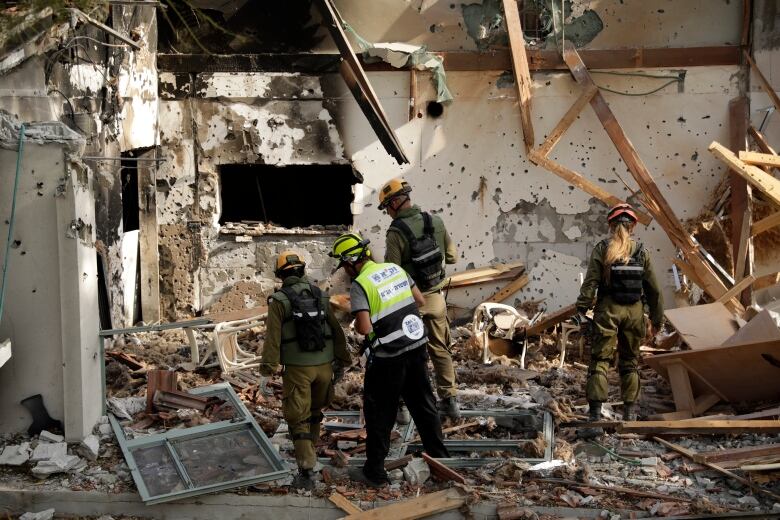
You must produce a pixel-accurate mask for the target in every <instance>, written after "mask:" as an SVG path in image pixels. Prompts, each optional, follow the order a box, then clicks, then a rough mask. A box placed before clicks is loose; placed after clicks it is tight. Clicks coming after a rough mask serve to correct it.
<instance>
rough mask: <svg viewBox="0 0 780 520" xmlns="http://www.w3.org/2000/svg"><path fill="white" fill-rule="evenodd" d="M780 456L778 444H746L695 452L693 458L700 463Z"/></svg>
mask: <svg viewBox="0 0 780 520" xmlns="http://www.w3.org/2000/svg"><path fill="white" fill-rule="evenodd" d="M769 456H778V457H780V444H761V445H758V446H748V447H745V448H733V449H730V450H723V449H721V450H714V451H706V452H704V453H697V454H695V456H694V458H693V460H694V461H696V462H698V463H699V464H701V463H702V462H712V463H715V464H717V463H718V462H731V461H739V460H748V459H755V458H758V457H769Z"/></svg>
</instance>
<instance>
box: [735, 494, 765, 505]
mask: <svg viewBox="0 0 780 520" xmlns="http://www.w3.org/2000/svg"><path fill="white" fill-rule="evenodd" d="M737 502H739V503H740V504H742V505H743V506H751V507H752V506H760V505H761V503H760V502H759V501H758V499H757V498H756V497H751V496H744V497H740V498H739V499H737Z"/></svg>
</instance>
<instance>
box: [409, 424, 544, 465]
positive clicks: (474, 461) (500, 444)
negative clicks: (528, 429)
mask: <svg viewBox="0 0 780 520" xmlns="http://www.w3.org/2000/svg"><path fill="white" fill-rule="evenodd" d="M460 414H461V416H463V417H527V416H530V415H538V412H533V411H530V410H461V411H460ZM542 421H543V423H542V424H543V425H542V435H543V436H544V440H545V449H544V456H543V457H541V458H539V457H515V458H516V459H517V460H521V461H523V462H528V463H530V464H538V463H540V462H548V461H550V460H552V458H553V448H554V447H555V437H554V431H555V427H554V424H553V417H552V414H550V412H547V411H544V412H542ZM415 431H416V429H415ZM530 442H533V440H531V439H515V440H507V439H463V440H461V439H459V440H445V441H444V446H446V447H447V448H456V447H457V448H463V449H464V450H469V451H472V452H474V451H476V452H480V451H495V450H507V449H508V448H517V447H519V446H520V445H522V444H526V443H530ZM422 447H423V446H422V443H420V442H415V443H413V444H409V446H408V449H410V450H421V449H422ZM436 460H437V461H438V462H441V463H442V464H444V465H445V466H449V467H452V468H476V467H480V466H483V465H485V464H490V463H493V462H505V461H506V460H507V459H506V458H505V457H475V458H472V457H449V458H441V459H436Z"/></svg>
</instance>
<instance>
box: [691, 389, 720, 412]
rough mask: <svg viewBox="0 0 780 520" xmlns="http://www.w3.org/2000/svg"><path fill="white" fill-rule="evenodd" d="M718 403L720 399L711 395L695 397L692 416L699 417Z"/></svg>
mask: <svg viewBox="0 0 780 520" xmlns="http://www.w3.org/2000/svg"><path fill="white" fill-rule="evenodd" d="M719 402H720V397H719V396H717V395H716V394H713V393H710V394H704V395H702V396H700V397H697V398H696V401H695V402H694V403H693V415H701V414H703V413H704V412H706V411H707V410H709V409H710V408H712V407H713V406H715V405H716V404H718V403H719Z"/></svg>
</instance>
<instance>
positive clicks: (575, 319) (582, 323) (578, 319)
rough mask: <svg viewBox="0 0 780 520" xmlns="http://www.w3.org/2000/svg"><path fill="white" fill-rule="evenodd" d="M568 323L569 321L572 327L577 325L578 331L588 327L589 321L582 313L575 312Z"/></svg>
mask: <svg viewBox="0 0 780 520" xmlns="http://www.w3.org/2000/svg"><path fill="white" fill-rule="evenodd" d="M569 321H571V322H572V323H573V324H574V325H577V326H578V327H579V328H580V330H582V329H583V328H585V327H587V326H589V325H590V321H591V319H590V318H588V317H587V316H586V315H585V313H584V312H582V311H577V314H575V315H574V316H572V317H571V318H569Z"/></svg>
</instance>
